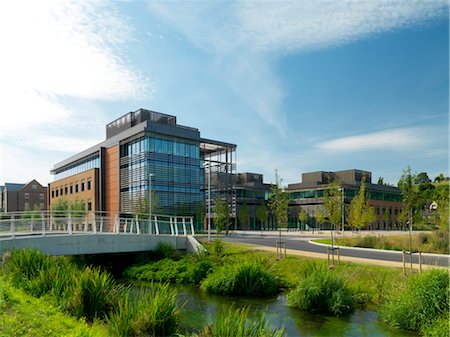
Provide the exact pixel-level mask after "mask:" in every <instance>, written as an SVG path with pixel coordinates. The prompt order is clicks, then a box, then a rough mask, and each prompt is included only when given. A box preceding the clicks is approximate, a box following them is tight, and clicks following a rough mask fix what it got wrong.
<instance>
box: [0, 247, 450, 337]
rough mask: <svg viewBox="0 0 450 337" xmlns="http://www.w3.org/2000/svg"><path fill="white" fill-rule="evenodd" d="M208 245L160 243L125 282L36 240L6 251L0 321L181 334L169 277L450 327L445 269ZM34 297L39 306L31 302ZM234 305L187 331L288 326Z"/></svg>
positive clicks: (339, 311) (431, 327)
mask: <svg viewBox="0 0 450 337" xmlns="http://www.w3.org/2000/svg"><path fill="white" fill-rule="evenodd" d="M205 247H206V248H207V250H208V252H207V253H202V254H199V255H194V254H185V255H180V254H176V253H175V252H174V251H173V250H171V249H169V248H168V247H162V248H161V249H160V251H159V252H157V253H155V254H154V255H153V257H152V258H153V259H154V260H153V261H147V262H146V263H145V264H143V263H142V264H140V265H136V266H131V267H129V268H128V269H127V270H126V271H125V272H124V276H126V277H127V279H123V280H120V282H119V281H117V280H115V279H114V278H113V277H112V276H111V274H109V273H108V272H106V271H105V270H103V269H101V268H100V267H93V266H90V265H89V266H86V265H83V264H81V263H80V261H78V262H77V263H75V262H74V261H73V259H71V258H65V257H64V258H63V257H48V256H45V255H43V254H41V253H39V252H37V251H33V250H23V251H13V252H11V253H9V254H5V255H4V256H3V261H2V262H3V267H2V269H1V275H0V308H1V309H2V311H3V313H2V314H0V330H1V331H2V332H3V331H12V332H11V333H9V334H6V336H9V335H10V336H15V335H20V336H36V335H43V334H45V335H49V336H52V335H53V336H61V335H67V336H92V337H96V336H105V335H108V336H167V335H174V334H183V333H186V328H184V327H183V326H182V325H181V323H180V319H179V315H180V312H181V311H182V310H183V303H180V302H179V300H178V299H177V298H178V297H177V296H178V295H177V290H176V288H175V287H171V286H169V284H168V283H167V281H168V280H169V281H171V282H173V283H179V284H194V285H197V286H200V288H201V289H203V290H204V291H208V292H212V293H218V294H234V295H238V296H239V295H245V296H256V297H260V296H265V295H269V294H275V293H277V292H281V291H283V292H286V293H287V297H288V301H287V304H288V305H290V306H293V307H297V308H299V309H301V310H306V311H309V312H313V313H314V312H321V313H326V314H330V315H337V316H339V315H345V314H346V313H348V312H351V311H352V310H353V309H355V308H357V307H358V306H360V307H365V306H371V308H373V309H376V308H382V309H381V312H382V317H383V319H384V320H385V321H386V322H387V323H388V324H390V325H392V326H395V327H398V328H402V329H410V330H413V331H422V333H423V334H424V335H425V336H441V335H442V332H443V331H445V329H448V322H447V323H446V321H445V319H446V317H447V316H446V315H448V310H449V308H448V274H447V271H431V272H425V273H423V274H421V275H419V276H414V277H405V276H404V275H403V274H402V271H401V270H400V269H394V268H384V267H377V266H365V265H356V264H351V263H342V264H340V265H338V266H336V267H335V268H333V269H329V268H328V266H327V264H326V261H322V260H312V259H308V258H300V257H287V258H284V259H281V260H277V259H276V258H275V254H273V253H269V252H263V251H256V250H254V248H253V247H252V246H249V245H236V244H230V243H223V242H222V241H219V240H217V241H214V242H212V243H205ZM138 280H142V281H145V282H144V283H142V282H138ZM148 281H150V282H148ZM160 281H163V282H160ZM126 284H134V286H133V287H131V286H127V285H126ZM140 285H143V286H144V287H145V288H144V287H141V286H140ZM418 294H421V295H420V296H419V295H418ZM402 305H403V307H402ZM34 306H36V307H39V309H36V310H35V311H33V307H34ZM229 310H231V309H229ZM414 310H416V312H415V311H414ZM233 313H239V315H237V316H236V315H233V314H232V313H231V311H227V310H226V309H224V310H223V311H221V313H220V314H218V315H217V317H216V319H215V321H212V322H210V323H208V324H207V325H205V326H203V327H201V328H197V330H196V331H189V332H187V335H190V336H199V337H203V336H217V337H221V336H230V334H229V333H231V335H234V333H235V331H240V332H242V334H240V335H242V336H249V337H251V336H259V337H263V336H283V335H284V330H282V329H273V327H271V326H270V324H269V323H268V322H267V320H266V319H265V318H264V315H263V314H261V315H259V316H258V315H253V314H252V319H249V316H248V309H236V310H234V311H233ZM40 316H45V317H46V318H45V319H41V318H39V317H40ZM9 317H12V318H9ZM14 317H18V318H17V319H16V320H17V322H18V323H16V321H15V320H14V319H13V318H14ZM60 317H64V319H63V318H60ZM36 321H38V322H40V321H42V322H40V323H37V322H36ZM405 322H406V323H405ZM411 322H413V324H412V323H411ZM446 324H447V325H446ZM40 329H42V330H40ZM230 329H231V330H230ZM15 331H19V332H15ZM13 332H14V333H13Z"/></svg>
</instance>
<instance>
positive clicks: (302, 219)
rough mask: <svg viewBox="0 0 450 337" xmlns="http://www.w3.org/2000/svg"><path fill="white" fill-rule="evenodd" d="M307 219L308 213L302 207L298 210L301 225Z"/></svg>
mask: <svg viewBox="0 0 450 337" xmlns="http://www.w3.org/2000/svg"><path fill="white" fill-rule="evenodd" d="M306 220H308V214H306V212H305V210H304V209H303V208H302V209H300V212H298V221H300V226H302V225H303V224H304V223H306Z"/></svg>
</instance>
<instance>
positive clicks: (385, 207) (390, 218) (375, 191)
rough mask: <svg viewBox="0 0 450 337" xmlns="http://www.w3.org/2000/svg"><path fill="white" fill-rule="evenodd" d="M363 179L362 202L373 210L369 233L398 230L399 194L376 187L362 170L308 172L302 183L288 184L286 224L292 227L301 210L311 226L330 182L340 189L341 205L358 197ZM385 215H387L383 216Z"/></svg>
mask: <svg viewBox="0 0 450 337" xmlns="http://www.w3.org/2000/svg"><path fill="white" fill-rule="evenodd" d="M363 177H365V189H366V198H367V200H368V204H369V205H370V206H372V207H373V208H374V210H375V216H376V220H375V223H374V224H372V225H371V229H399V228H401V227H402V226H403V225H404V224H401V223H400V222H399V220H398V217H399V215H400V212H401V210H402V208H403V203H402V196H401V191H400V189H399V188H397V187H394V186H386V185H378V184H373V183H372V173H371V172H368V171H362V170H355V169H353V170H345V171H336V172H325V171H319V172H308V173H303V174H302V182H301V183H296V184H289V185H288V188H287V191H288V193H289V223H290V225H291V226H293V227H295V225H296V224H297V223H298V220H297V216H298V213H299V212H300V210H301V209H304V210H305V211H306V213H307V214H308V217H309V220H308V222H309V224H310V225H314V217H315V214H316V213H317V211H318V210H319V209H321V210H322V211H323V212H324V214H326V212H325V211H324V209H323V204H322V202H323V196H324V191H325V190H327V189H329V184H330V182H331V181H338V182H340V184H341V186H342V193H343V198H344V203H345V204H346V205H348V204H350V201H351V200H352V199H353V198H354V197H355V196H357V195H358V193H359V189H360V186H361V183H362V180H363ZM386 214H387V215H386Z"/></svg>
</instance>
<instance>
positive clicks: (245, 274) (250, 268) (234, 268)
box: [201, 262, 278, 296]
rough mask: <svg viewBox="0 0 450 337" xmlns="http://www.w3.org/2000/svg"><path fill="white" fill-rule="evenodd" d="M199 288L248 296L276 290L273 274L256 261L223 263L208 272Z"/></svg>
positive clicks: (223, 293)
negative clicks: (232, 263)
mask: <svg viewBox="0 0 450 337" xmlns="http://www.w3.org/2000/svg"><path fill="white" fill-rule="evenodd" d="M201 288H202V289H203V290H205V291H207V292H210V293H214V294H221V295H229V294H234V295H250V296H264V295H273V294H276V292H277V290H278V289H277V283H276V280H275V277H274V276H273V274H272V273H270V272H269V271H268V270H267V268H265V266H264V265H263V264H260V263H256V262H242V263H240V264H237V265H225V266H223V267H221V268H219V269H217V270H216V271H214V272H213V273H211V274H209V275H208V276H207V277H206V279H205V280H204V281H203V282H202V284H201Z"/></svg>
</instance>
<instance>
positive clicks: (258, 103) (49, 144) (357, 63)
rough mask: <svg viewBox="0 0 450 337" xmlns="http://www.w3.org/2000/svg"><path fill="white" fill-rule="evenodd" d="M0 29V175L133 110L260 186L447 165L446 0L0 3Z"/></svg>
mask: <svg viewBox="0 0 450 337" xmlns="http://www.w3.org/2000/svg"><path fill="white" fill-rule="evenodd" d="M24 8H26V9H27V10H24ZM0 41H1V42H0V43H1V44H2V46H1V47H2V48H1V50H2V52H1V53H0V90H1V93H2V94H1V96H0V184H3V183H5V182H15V183H24V182H27V181H30V180H31V179H34V178H36V179H37V180H38V181H39V182H40V183H41V184H44V185H46V184H47V183H49V182H51V181H52V180H53V177H52V176H51V175H50V169H51V168H52V167H53V165H54V164H55V163H57V162H60V161H62V160H64V159H66V158H67V157H69V156H71V155H73V154H75V153H77V152H80V151H82V150H84V149H86V148H88V147H90V146H93V145H95V144H97V143H99V142H101V141H103V140H104V139H105V133H106V132H105V125H106V124H107V123H108V122H110V121H113V120H115V119H116V118H118V117H120V116H122V115H124V114H125V113H127V112H129V111H135V110H137V109H139V108H146V109H150V110H154V111H159V112H163V113H167V114H171V115H175V116H177V122H178V124H181V125H187V126H191V127H196V128H198V129H199V130H200V132H201V136H202V137H204V138H210V139H216V140H221V141H225V142H229V143H234V144H237V169H238V171H239V172H254V173H263V174H264V180H265V181H266V182H273V181H274V172H275V170H278V172H279V174H280V176H281V177H282V178H283V183H284V184H288V183H296V182H300V179H301V174H302V173H305V172H311V171H321V170H322V171H335V170H345V169H354V168H356V169H361V170H367V171H371V172H372V180H373V181H375V182H376V181H377V179H378V177H383V178H384V181H385V182H388V183H390V184H395V185H396V184H397V181H398V179H399V177H400V176H401V174H402V171H403V169H405V168H407V167H408V166H410V167H411V169H412V171H413V172H427V173H428V174H429V176H430V178H432V179H433V178H434V177H435V176H437V175H438V174H439V173H441V172H443V173H444V174H445V175H446V176H448V175H449V172H448V170H449V5H448V2H447V1H438V0H431V1H413V0H405V1H377V0H371V1H334V0H332V1H320V0H319V1H318V0H311V1H308V0H305V1H295V2H282V1H276V2H269V1H260V2H250V1H239V2H231V1H226V2H225V1H224V2H218V1H210V2H208V1H203V2H200V1H197V2H187V1H184V2H176V1H164V2H158V1H106V0H105V1H102V0H99V1H45V0H43V1H3V2H1V3H0Z"/></svg>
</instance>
